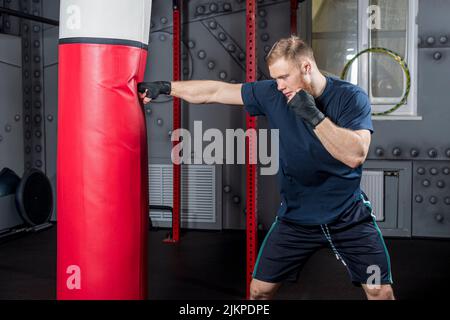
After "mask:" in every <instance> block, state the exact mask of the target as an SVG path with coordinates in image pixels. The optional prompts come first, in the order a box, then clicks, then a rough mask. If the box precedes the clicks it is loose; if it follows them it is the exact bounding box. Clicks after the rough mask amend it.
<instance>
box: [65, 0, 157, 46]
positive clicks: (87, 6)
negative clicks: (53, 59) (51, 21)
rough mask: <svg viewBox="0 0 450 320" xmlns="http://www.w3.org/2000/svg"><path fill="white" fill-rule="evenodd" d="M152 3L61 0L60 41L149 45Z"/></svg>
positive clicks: (122, 0) (124, 0)
mask: <svg viewBox="0 0 450 320" xmlns="http://www.w3.org/2000/svg"><path fill="white" fill-rule="evenodd" d="M151 10H152V0H61V7H60V26H59V38H60V40H62V39H70V38H95V39H117V40H126V41H136V42H139V43H142V44H144V45H148V42H149V37H150V19H151Z"/></svg>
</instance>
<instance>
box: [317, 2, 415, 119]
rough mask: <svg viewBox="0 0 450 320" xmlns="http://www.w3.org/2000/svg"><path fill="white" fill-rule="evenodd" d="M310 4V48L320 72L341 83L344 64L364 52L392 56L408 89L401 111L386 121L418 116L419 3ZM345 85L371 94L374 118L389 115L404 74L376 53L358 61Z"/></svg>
mask: <svg viewBox="0 0 450 320" xmlns="http://www.w3.org/2000/svg"><path fill="white" fill-rule="evenodd" d="M311 4H312V8H311V10H312V15H311V16H312V39H311V42H312V47H313V49H314V53H315V56H316V60H317V63H318V66H319V68H320V69H321V70H322V71H324V73H326V74H332V75H335V76H337V77H340V75H341V72H342V70H343V69H344V66H345V65H346V63H347V62H348V61H349V60H351V59H352V58H353V57H354V56H355V55H356V54H357V53H359V52H361V51H363V50H365V49H367V48H372V47H382V48H386V49H389V50H391V51H394V52H396V53H397V54H399V55H400V56H402V57H403V58H404V59H405V61H406V62H407V64H408V67H409V71H410V75H411V84H410V85H411V87H410V93H409V95H408V99H407V101H406V103H405V105H402V106H401V107H399V108H398V109H397V110H396V111H394V112H392V113H391V114H389V117H390V118H393V117H392V116H400V117H402V116H405V118H414V117H415V116H417V106H416V81H415V79H416V78H417V77H416V70H415V66H416V55H417V43H416V41H417V40H416V39H417V26H416V14H417V7H418V3H417V0H333V1H330V0H312V3H311ZM346 80H348V81H350V82H352V83H354V84H357V85H359V86H360V87H362V88H363V89H364V90H365V91H366V92H367V93H368V94H369V96H370V99H371V103H372V111H373V113H380V112H384V111H386V110H389V109H391V108H392V107H393V106H395V105H396V104H397V103H399V102H400V100H401V99H402V97H403V95H404V93H405V89H406V76H405V75H404V71H403V69H402V68H401V67H400V65H399V64H398V63H397V62H396V61H394V60H393V59H392V57H390V56H388V55H384V54H380V53H367V54H364V55H361V56H360V57H359V58H358V59H356V60H355V61H354V62H353V64H352V66H351V67H350V69H349V70H348V72H347V78H346ZM375 118H376V117H374V119H375ZM380 118H382V119H386V117H380ZM396 118H398V117H396ZM416 118H417V117H416Z"/></svg>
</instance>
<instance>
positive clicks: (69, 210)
mask: <svg viewBox="0 0 450 320" xmlns="http://www.w3.org/2000/svg"><path fill="white" fill-rule="evenodd" d="M151 4H152V1H151V0H133V1H123V0H95V1H92V0H61V15H60V43H59V97H58V99H59V108H58V160H57V200H58V201H57V209H58V210H57V215H58V217H57V239H58V240H57V298H58V299H62V300H67V299H83V300H85V299H96V300H97V299H102V300H103V299H108V300H109V299H114V300H116V299H127V300H130V299H145V298H146V291H147V290H146V289H147V275H146V274H147V232H148V231H147V230H148V228H147V226H148V185H147V184H148V179H147V170H148V162H147V138H146V128H145V117H144V113H143V110H142V108H141V106H140V105H139V99H138V96H137V83H138V82H140V81H142V80H143V77H144V70H145V65H146V60H147V49H148V42H149V33H150V18H151Z"/></svg>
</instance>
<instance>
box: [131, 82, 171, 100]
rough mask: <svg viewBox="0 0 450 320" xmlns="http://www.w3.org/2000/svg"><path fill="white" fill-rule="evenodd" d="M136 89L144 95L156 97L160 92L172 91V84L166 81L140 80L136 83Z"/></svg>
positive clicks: (168, 92)
mask: <svg viewBox="0 0 450 320" xmlns="http://www.w3.org/2000/svg"><path fill="white" fill-rule="evenodd" d="M138 91H139V93H141V94H144V93H145V97H147V98H150V99H156V98H157V97H158V96H159V95H160V94H167V95H169V94H170V92H171V91H172V85H171V83H170V82H168V81H155V82H141V83H138Z"/></svg>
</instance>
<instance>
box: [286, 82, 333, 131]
mask: <svg viewBox="0 0 450 320" xmlns="http://www.w3.org/2000/svg"><path fill="white" fill-rule="evenodd" d="M288 106H289V107H290V108H291V109H292V110H293V111H294V112H295V114H296V115H297V116H299V117H300V118H302V119H303V120H305V121H306V122H307V123H309V124H310V125H311V126H312V127H313V128H315V127H316V126H317V125H318V124H319V123H321V122H322V121H323V119H325V115H324V114H323V113H322V112H321V111H320V110H319V109H318V108H317V106H316V101H315V100H314V97H313V96H312V95H310V94H309V93H308V92H306V91H305V90H301V91H299V92H297V94H296V95H295V96H294V97H293V98H292V100H291V101H289V103H288Z"/></svg>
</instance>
